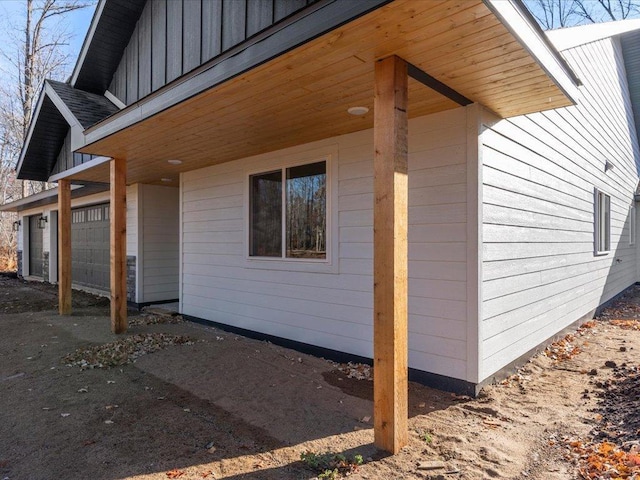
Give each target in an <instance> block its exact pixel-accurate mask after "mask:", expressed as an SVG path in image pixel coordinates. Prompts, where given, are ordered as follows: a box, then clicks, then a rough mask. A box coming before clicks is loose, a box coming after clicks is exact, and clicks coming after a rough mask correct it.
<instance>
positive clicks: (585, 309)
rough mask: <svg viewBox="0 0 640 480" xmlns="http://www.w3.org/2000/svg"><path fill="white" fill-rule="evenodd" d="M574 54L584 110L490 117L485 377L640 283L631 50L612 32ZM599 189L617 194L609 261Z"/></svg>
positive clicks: (485, 153) (486, 139) (486, 137)
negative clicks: (599, 241) (598, 239)
mask: <svg viewBox="0 0 640 480" xmlns="http://www.w3.org/2000/svg"><path fill="white" fill-rule="evenodd" d="M563 54H564V55H565V57H566V58H567V60H568V61H569V63H570V64H571V66H572V67H573V68H574V70H575V71H576V73H577V75H578V77H579V78H580V79H581V80H582V82H583V83H584V86H583V87H581V94H582V98H580V99H579V105H578V106H573V107H568V108H563V109H558V110H553V111H549V112H543V113H538V114H533V115H527V116H522V117H517V118H513V119H510V120H501V121H498V122H497V123H491V122H488V124H487V125H486V130H485V131H484V133H483V134H482V143H483V144H484V147H483V148H482V162H483V164H484V167H483V169H482V175H483V189H482V197H483V219H484V223H483V232H482V235H483V240H484V244H483V265H482V271H483V283H482V299H483V304H482V310H483V315H482V319H483V321H482V324H481V338H482V342H481V356H482V368H481V378H482V379H483V378H487V377H489V376H490V375H492V374H493V373H494V372H496V371H497V370H499V369H500V368H502V367H504V366H506V365H508V364H509V363H510V362H512V361H514V360H516V359H517V358H518V357H520V356H521V355H523V354H525V353H527V352H528V351H530V350H531V349H534V348H536V347H537V346H538V345H539V344H540V343H542V342H544V341H545V340H547V339H549V338H550V337H551V336H553V335H554V334H556V333H558V332H559V331H560V330H562V329H563V328H564V327H566V326H568V325H570V324H571V323H572V322H575V321H576V320H579V319H580V318H581V317H582V316H584V315H587V314H589V313H590V312H592V311H593V310H594V309H595V308H596V307H598V306H599V305H600V304H602V303H603V302H605V301H606V300H608V299H610V298H611V297H613V296H614V295H616V294H617V293H619V292H620V291H622V290H623V289H625V288H626V287H628V286H629V285H631V284H632V283H634V282H635V281H636V280H637V279H638V276H637V273H636V263H637V254H636V247H630V246H629V224H630V219H629V218H628V215H629V206H630V205H631V203H632V202H633V193H634V191H635V188H636V185H637V183H638V173H637V172H638V170H637V161H638V143H637V139H636V134H635V129H634V127H633V125H634V123H633V117H632V113H631V105H630V102H629V98H628V90H627V86H626V77H625V74H624V64H623V62H622V58H621V53H620V48H619V45H618V44H617V42H616V41H612V40H611V39H606V40H602V41H597V42H594V43H591V44H587V45H584V46H582V47H578V48H575V49H571V50H568V51H565V52H563ZM607 160H608V161H610V162H612V163H613V164H614V165H615V168H614V169H613V170H609V171H608V172H605V169H604V165H605V161H607ZM594 188H598V189H601V190H602V191H604V192H605V193H607V194H609V195H610V196H611V217H612V218H611V252H610V253H609V254H606V255H601V256H597V255H595V254H594Z"/></svg>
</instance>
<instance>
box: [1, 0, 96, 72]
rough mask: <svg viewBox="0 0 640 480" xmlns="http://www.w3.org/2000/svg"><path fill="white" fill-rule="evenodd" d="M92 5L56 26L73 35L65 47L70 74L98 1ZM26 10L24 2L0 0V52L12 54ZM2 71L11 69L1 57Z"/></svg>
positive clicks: (67, 17) (93, 0) (66, 17)
mask: <svg viewBox="0 0 640 480" xmlns="http://www.w3.org/2000/svg"><path fill="white" fill-rule="evenodd" d="M91 3H92V5H90V6H88V7H86V8H83V9H80V10H76V11H74V12H71V13H69V14H67V15H66V16H65V17H64V18H63V19H62V20H61V21H60V23H59V24H58V25H56V26H55V28H57V29H58V28H61V29H64V30H65V31H66V32H68V33H69V34H71V40H70V43H69V45H68V46H66V47H65V48H66V49H67V53H68V54H69V56H70V59H71V64H70V65H69V67H68V69H69V72H71V70H72V69H73V67H74V65H75V60H76V59H77V58H78V53H79V52H80V48H82V42H83V41H84V37H85V36H86V34H87V30H88V28H89V24H90V23H91V18H92V17H93V12H94V11H95V8H96V1H95V0H92V1H91ZM24 10H25V2H24V1H23V0H0V50H2V52H3V53H6V54H8V55H10V54H11V53H12V49H13V48H14V45H15V44H16V36H17V35H19V28H20V25H21V24H23V23H24V19H25V13H24ZM0 69H2V70H6V69H10V66H9V62H8V61H7V60H6V59H5V58H2V57H0Z"/></svg>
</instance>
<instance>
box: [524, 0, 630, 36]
mask: <svg viewBox="0 0 640 480" xmlns="http://www.w3.org/2000/svg"><path fill="white" fill-rule="evenodd" d="M524 2H525V4H526V5H527V7H528V8H529V10H530V11H531V13H532V14H533V16H534V17H535V18H536V20H538V23H540V26H541V27H542V28H544V29H545V30H552V29H555V28H564V27H573V26H576V25H583V24H588V23H600V22H608V21H614V20H624V19H627V18H633V17H638V16H639V15H640V0H524Z"/></svg>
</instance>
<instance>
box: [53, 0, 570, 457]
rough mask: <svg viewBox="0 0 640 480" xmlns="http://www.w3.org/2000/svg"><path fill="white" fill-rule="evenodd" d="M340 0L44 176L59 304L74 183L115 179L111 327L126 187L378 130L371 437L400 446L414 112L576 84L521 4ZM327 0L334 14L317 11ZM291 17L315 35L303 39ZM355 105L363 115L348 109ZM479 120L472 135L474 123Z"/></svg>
mask: <svg viewBox="0 0 640 480" xmlns="http://www.w3.org/2000/svg"><path fill="white" fill-rule="evenodd" d="M339 3H340V2H335V3H329V4H328V5H327V6H326V8H324V9H323V8H315V9H314V11H312V12H310V13H309V14H308V15H306V16H304V17H302V18H300V19H299V20H297V21H296V22H292V23H290V24H288V25H286V26H284V27H282V28H281V29H280V30H278V31H274V32H273V33H272V35H271V36H270V37H265V38H263V39H261V41H257V42H254V41H251V42H247V43H246V45H243V48H242V49H239V51H238V52H236V53H235V55H233V56H226V57H223V58H215V59H213V60H212V61H211V62H209V63H207V64H205V65H203V66H202V67H200V68H198V69H196V70H194V71H193V72H192V73H190V74H187V75H185V76H184V77H181V78H179V79H177V80H175V81H174V82H172V83H170V84H168V85H167V86H165V87H163V88H161V89H160V90H158V91H157V92H155V93H153V94H151V95H149V96H148V97H145V98H144V99H142V100H140V101H139V102H136V103H134V104H132V105H129V106H127V107H126V108H124V109H122V110H121V111H119V112H117V113H115V114H113V115H111V116H110V117H108V118H106V119H105V120H103V121H101V122H99V123H98V124H96V125H94V126H92V127H90V128H88V129H87V130H86V131H84V146H82V147H81V148H79V149H78V150H77V151H79V152H82V153H88V154H91V155H94V156H97V157H93V158H92V159H91V160H90V161H88V162H86V163H83V164H81V165H79V166H76V167H74V168H72V169H70V170H67V171H65V172H62V173H61V174H58V175H56V176H54V177H52V179H51V180H56V181H58V184H59V197H58V198H59V206H58V211H59V215H58V221H59V242H58V243H59V249H60V253H59V256H60V260H59V262H60V267H59V275H60V283H59V285H60V313H61V314H68V313H70V309H71V303H70V298H71V275H70V258H71V255H70V248H71V247H70V240H69V232H70V222H71V216H70V195H69V192H70V185H71V182H73V181H74V180H76V181H77V180H83V181H93V182H109V184H110V185H111V196H110V204H111V216H110V221H111V227H110V228H111V243H110V248H111V302H112V303H111V319H112V329H113V331H114V332H116V333H118V332H123V331H125V330H126V328H127V319H126V273H125V271H126V248H125V247H126V198H125V192H126V186H127V184H132V183H145V184H157V185H161V184H173V185H178V184H180V181H181V180H180V179H181V176H180V175H181V174H182V173H184V172H189V171H193V170H197V169H200V168H203V167H208V166H212V165H218V164H223V163H226V162H231V161H234V160H237V159H242V158H247V157H252V156H255V155H259V154H263V153H266V152H272V151H276V150H281V149H285V148H288V147H293V146H296V145H301V144H304V143H309V142H314V141H318V140H322V139H327V138H331V137H336V136H340V135H345V134H349V133H352V132H358V131H362V130H366V129H370V128H373V145H374V149H373V152H372V157H373V164H374V202H373V203H374V205H373V211H374V220H373V231H374V237H373V243H374V255H373V284H374V289H373V291H374V305H373V312H374V318H373V325H374V338H373V345H374V349H373V351H374V372H375V377H374V423H375V438H376V440H375V443H376V445H377V446H378V447H379V448H381V449H384V450H386V451H389V452H392V453H397V452H398V451H399V450H400V449H401V448H402V447H403V446H404V445H405V444H406V441H407V433H408V432H407V299H408V291H407V288H408V287H407V284H408V278H407V270H408V268H407V248H408V241H407V223H408V220H407V219H408V175H407V173H408V156H407V148H408V136H407V135H408V120H409V119H410V118H417V117H422V116H425V115H429V114H433V113H438V112H444V111H447V110H450V109H454V108H458V107H460V106H466V105H470V104H477V105H478V107H471V108H476V109H478V112H479V109H480V108H485V109H487V110H488V111H490V112H493V113H494V114H496V115H498V116H500V117H509V116H514V115H520V114H525V113H531V112H536V111H540V110H544V109H551V108H557V107H562V106H567V105H570V104H571V102H572V99H573V98H575V96H576V95H577V83H578V81H577V79H576V78H575V76H574V75H573V74H572V73H571V71H570V70H569V68H568V67H567V66H566V64H565V63H564V61H563V60H562V58H561V57H560V56H559V54H557V52H555V51H554V50H553V48H551V46H550V45H549V44H548V43H547V41H546V38H545V37H544V34H543V33H542V32H541V31H540V30H539V29H538V28H537V27H536V25H535V24H534V21H533V19H532V18H531V17H530V16H529V14H528V12H527V11H526V9H525V8H524V6H523V5H521V4H520V2H515V1H514V2H500V1H490V0H487V1H486V2H482V1H469V2H458V3H452V2H446V1H442V2H415V1H411V0H396V1H393V2H389V3H385V4H384V5H383V6H381V7H379V8H376V9H374V10H373V11H363V12H361V13H360V14H358V15H356V16H355V18H350V17H344V18H342V17H340V9H337V10H335V11H334V10H331V8H337V7H335V6H336V4H339ZM328 13H332V14H333V15H334V17H332V18H333V20H334V23H333V24H331V25H327V22H326V20H323V19H326V18H327V14H328ZM341 20H343V21H341ZM345 22H346V23H345ZM297 29H300V30H304V31H305V32H307V33H306V35H307V36H306V37H304V38H302V37H300V35H298V36H295V35H294V34H295V32H296V31H298V30H297ZM292 35H293V36H292ZM281 37H282V38H293V39H294V40H291V41H292V42H294V43H292V44H287V43H286V41H285V40H282V39H281ZM270 40H271V41H272V43H269V41H270ZM296 41H297V42H298V43H297V44H296V43H295V42H296ZM274 44H275V46H274ZM350 107H365V108H364V109H363V110H362V111H365V114H364V115H360V116H353V115H350V114H349V113H348V112H347V111H348V109H349V108H350ZM367 109H368V112H369V113H366V110H367ZM475 118H476V119H477V123H476V124H475V125H473V127H472V128H469V131H468V135H469V138H470V139H471V140H470V143H473V138H475V139H476V140H475V141H476V142H477V137H478V135H479V132H480V130H481V125H480V123H479V122H480V120H479V119H480V115H479V113H478V114H477V115H476V117H475ZM467 155H468V156H469V158H470V159H471V161H470V165H475V170H474V171H467V172H466V176H467V179H469V181H470V182H471V183H475V184H476V187H477V183H478V181H479V178H478V169H477V167H478V163H479V160H478V153H477V149H476V150H475V151H472V150H470V151H468V152H467ZM474 155H475V159H474ZM475 195H476V198H475V200H474V201H473V202H470V204H469V207H468V211H467V235H468V239H469V243H468V244H467V249H468V251H469V252H470V256H471V257H472V259H473V258H475V267H474V265H473V262H471V264H470V266H468V267H467V281H468V282H470V283H469V284H470V285H476V286H477V283H474V278H473V276H474V275H475V276H476V280H477V276H478V275H479V272H478V265H477V261H478V255H477V252H478V248H479V246H480V244H481V240H480V238H481V233H480V231H479V228H480V227H479V222H478V215H479V210H478V208H479V205H481V202H480V201H479V199H478V197H477V195H478V194H477V188H476V192H475ZM473 252H476V253H475V256H474V255H473ZM181 281H182V279H181ZM469 292H471V294H470V296H469V297H467V302H468V305H467V309H468V315H469V318H473V317H474V312H475V318H476V320H477V311H478V308H479V307H478V302H479V299H478V292H477V288H476V290H475V296H474V295H473V288H471V287H469ZM476 328H478V327H477V322H476ZM469 341H470V343H471V344H473V339H469ZM477 349H478V347H477V338H476V345H475V351H474V349H473V348H471V349H470V350H469V351H468V355H469V356H470V357H474V356H475V357H476V358H477V356H478V355H479V352H478V351H477Z"/></svg>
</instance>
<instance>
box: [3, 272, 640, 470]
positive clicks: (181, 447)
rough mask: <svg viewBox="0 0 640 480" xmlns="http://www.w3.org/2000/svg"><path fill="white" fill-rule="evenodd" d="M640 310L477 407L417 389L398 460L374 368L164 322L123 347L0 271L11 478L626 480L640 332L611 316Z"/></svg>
mask: <svg viewBox="0 0 640 480" xmlns="http://www.w3.org/2000/svg"><path fill="white" fill-rule="evenodd" d="M639 304H640V290H639V289H638V288H637V287H634V288H632V289H630V291H629V294H628V296H627V298H626V299H624V300H623V301H620V302H618V303H617V304H616V305H614V306H613V307H612V308H611V309H609V310H608V311H607V312H605V315H604V316H603V317H602V318H601V319H598V320H597V321H595V322H591V323H589V324H588V325H587V326H586V327H585V328H582V329H581V330H580V331H579V332H578V333H577V334H575V335H573V336H570V337H567V338H566V339H565V340H563V341H560V342H558V343H555V344H554V345H552V346H551V347H550V348H549V349H548V350H547V351H546V353H541V354H539V355H538V356H536V357H535V358H534V359H532V361H531V362H529V363H528V364H527V365H526V366H525V367H524V368H523V369H522V370H521V371H520V372H519V373H518V374H517V375H515V376H513V377H511V378H510V379H509V380H508V381H505V382H501V383H500V384H498V385H493V386H489V387H486V388H485V389H484V390H483V391H482V393H481V395H480V396H479V398H477V399H470V398H468V397H461V396H456V395H452V394H449V393H445V392H440V391H436V390H432V389H429V388H426V387H424V386H421V385H417V384H411V385H410V401H409V403H410V404H409V413H410V421H409V425H410V443H409V445H408V446H407V447H406V448H405V449H404V450H403V451H402V452H401V453H400V454H398V455H396V456H393V457H391V456H385V455H383V454H381V453H380V452H377V451H376V449H375V448H374V447H373V445H372V442H373V429H372V419H371V417H372V409H373V406H372V401H371V396H372V383H371V381H370V380H367V379H366V378H364V379H357V378H349V376H348V373H358V372H359V373H360V374H359V375H356V376H360V377H366V376H367V373H368V372H367V369H366V368H360V369H357V368H356V369H351V370H349V369H346V372H342V371H339V370H337V369H336V366H335V364H332V363H330V362H328V361H326V360H323V359H320V358H315V357H312V356H308V355H304V354H300V353H298V352H296V351H292V350H288V349H285V348H281V347H278V346H274V345H272V344H270V343H266V342H260V341H256V340H251V339H247V338H243V337H239V336H237V335H233V334H229V333H226V332H223V331H221V330H217V329H215V328H211V327H205V326H203V325H200V324H195V323H191V322H182V323H155V324H148V323H153V322H157V321H162V322H164V321H165V320H167V317H158V316H154V315H145V316H140V315H138V316H135V315H134V316H132V317H131V321H132V324H133V325H132V326H131V327H130V329H129V332H128V333H127V335H126V336H125V337H122V336H120V337H116V336H114V335H112V334H111V333H110V331H109V318H108V304H107V302H106V301H105V299H101V298H97V297H93V296H91V295H88V294H82V293H79V292H74V314H73V315H71V316H67V317H60V316H58V315H57V314H56V312H55V309H56V308H57V307H56V290H55V287H52V286H50V285H46V284H37V283H36V284H34V283H29V284H28V283H25V282H23V281H21V280H18V279H15V278H9V277H8V276H6V275H5V276H3V275H0V480H18V479H29V480H38V479H43V480H44V479H92V480H98V479H105V480H115V479H140V480H142V479H154V480H155V479H158V480H159V479H167V478H179V479H181V480H187V479H202V478H208V479H222V478H225V479H256V480H257V479H265V480H270V479H274V480H275V479H279V480H280V479H311V478H315V476H316V475H318V473H317V472H314V471H313V470H311V469H310V467H309V464H308V463H304V462H302V461H301V454H302V453H305V452H312V453H317V454H320V453H323V452H327V451H330V452H334V453H343V454H345V455H353V454H359V455H362V457H363V459H364V464H363V465H362V466H360V467H359V468H358V469H357V471H355V472H354V473H353V474H352V475H351V476H350V477H349V478H354V479H431V480H436V479H437V480H442V479H445V480H447V479H453V480H471V479H473V480H476V479H537V480H543V479H544V480H560V479H562V480H569V479H579V478H629V479H633V478H636V475H637V473H636V472H638V471H640V470H638V469H639V468H640V467H639V466H638V465H640V455H635V454H636V453H637V452H638V449H639V448H640V447H639V446H638V435H639V433H640V430H638V428H640V420H639V419H638V417H637V415H636V412H637V407H638V406H640V388H638V385H639V384H640V381H639V380H638V370H637V366H638V361H637V353H638V351H639V350H640V331H638V330H637V328H638V325H639V324H638V323H637V322H634V321H628V322H615V321H614V322H612V320H618V319H621V318H640V307H639V306H638V305H639ZM169 320H172V319H169ZM151 334H155V335H151ZM159 334H163V335H162V336H161V335H159ZM185 337H186V338H185ZM125 338H126V339H128V340H127V341H128V342H129V343H130V344H131V345H138V346H139V347H140V348H141V349H142V350H145V349H146V350H145V351H150V350H154V349H155V348H159V346H161V344H163V345H164V344H169V346H166V348H163V349H159V350H157V351H155V352H153V353H149V354H147V355H140V352H139V351H138V353H134V354H131V353H130V352H128V351H127V350H126V348H125V342H124V339H125ZM187 340H188V341H187ZM111 342H117V343H115V344H112V343H111ZM163 342H164V343H163ZM185 342H186V343H185ZM109 355H111V356H109ZM132 357H137V358H136V360H135V362H134V363H123V362H126V360H127V359H130V358H132ZM97 364H102V366H103V368H90V367H91V365H97ZM328 478H330V477H328ZM638 478H640V476H639V477H638Z"/></svg>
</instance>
